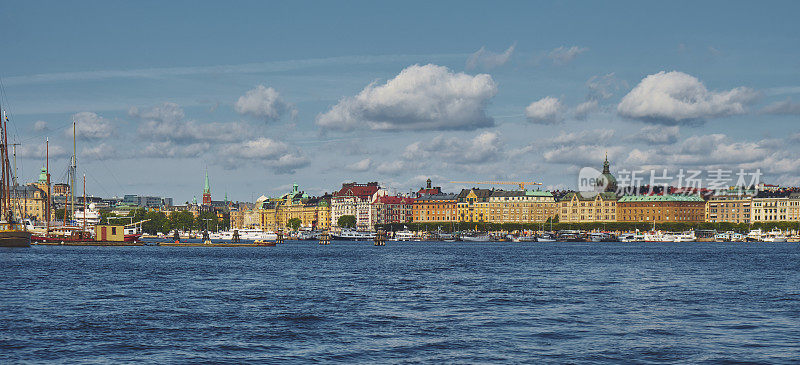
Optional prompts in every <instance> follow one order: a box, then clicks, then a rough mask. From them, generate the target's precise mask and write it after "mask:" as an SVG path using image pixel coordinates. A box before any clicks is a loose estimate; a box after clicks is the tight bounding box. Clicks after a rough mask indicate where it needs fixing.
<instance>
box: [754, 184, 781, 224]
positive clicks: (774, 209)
mask: <svg viewBox="0 0 800 365" xmlns="http://www.w3.org/2000/svg"><path fill="white" fill-rule="evenodd" d="M789 195H790V194H789V193H786V192H772V191H759V192H758V194H757V195H756V196H754V197H753V203H752V207H751V208H750V222H753V223H755V222H783V221H788V220H789Z"/></svg>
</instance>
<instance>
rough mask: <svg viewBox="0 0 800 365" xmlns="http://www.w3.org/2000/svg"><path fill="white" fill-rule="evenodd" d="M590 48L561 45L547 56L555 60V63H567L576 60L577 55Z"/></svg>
mask: <svg viewBox="0 0 800 365" xmlns="http://www.w3.org/2000/svg"><path fill="white" fill-rule="evenodd" d="M588 50H589V49H588V48H585V47H578V46H572V47H565V46H561V47H558V48H556V49H554V50H552V51H550V53H549V54H548V55H547V57H550V59H551V60H553V63H555V64H557V65H565V64H567V63H570V62H571V61H572V60H574V59H575V57H578V55H580V54H581V53H583V52H586V51H588Z"/></svg>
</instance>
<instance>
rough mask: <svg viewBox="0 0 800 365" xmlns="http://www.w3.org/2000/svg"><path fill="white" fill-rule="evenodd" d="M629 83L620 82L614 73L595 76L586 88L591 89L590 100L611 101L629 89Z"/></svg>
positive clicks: (587, 82) (588, 81)
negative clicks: (623, 89) (616, 95)
mask: <svg viewBox="0 0 800 365" xmlns="http://www.w3.org/2000/svg"><path fill="white" fill-rule="evenodd" d="M627 87H628V83H627V82H625V81H624V80H620V79H618V78H617V76H616V75H615V74H614V73H613V72H612V73H607V74H605V75H595V76H592V77H591V78H590V79H589V80H587V81H586V88H587V89H589V95H588V96H589V100H605V99H610V98H611V97H612V96H614V94H615V93H616V92H618V91H619V90H620V89H622V88H627Z"/></svg>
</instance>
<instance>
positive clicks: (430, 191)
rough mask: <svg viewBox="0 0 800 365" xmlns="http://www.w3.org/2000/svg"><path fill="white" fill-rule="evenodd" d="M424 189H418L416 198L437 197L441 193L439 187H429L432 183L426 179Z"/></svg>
mask: <svg viewBox="0 0 800 365" xmlns="http://www.w3.org/2000/svg"><path fill="white" fill-rule="evenodd" d="M426 183H427V184H426V185H425V187H424V188H420V189H419V190H418V191H417V197H421V196H425V195H437V194H441V193H442V188H441V187H439V186H431V185H432V184H433V182H432V181H431V179H428V181H427V182H426Z"/></svg>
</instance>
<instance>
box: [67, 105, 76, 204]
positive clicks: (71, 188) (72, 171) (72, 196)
mask: <svg viewBox="0 0 800 365" xmlns="http://www.w3.org/2000/svg"><path fill="white" fill-rule="evenodd" d="M75 128H76V127H75V119H74V118H73V119H72V161H70V162H72V166H70V171H69V178H70V185H69V191H70V209H71V210H72V217H75V185H76V184H75V173H76V170H77V169H78V157H77V156H76V153H75V150H76V148H75Z"/></svg>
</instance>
